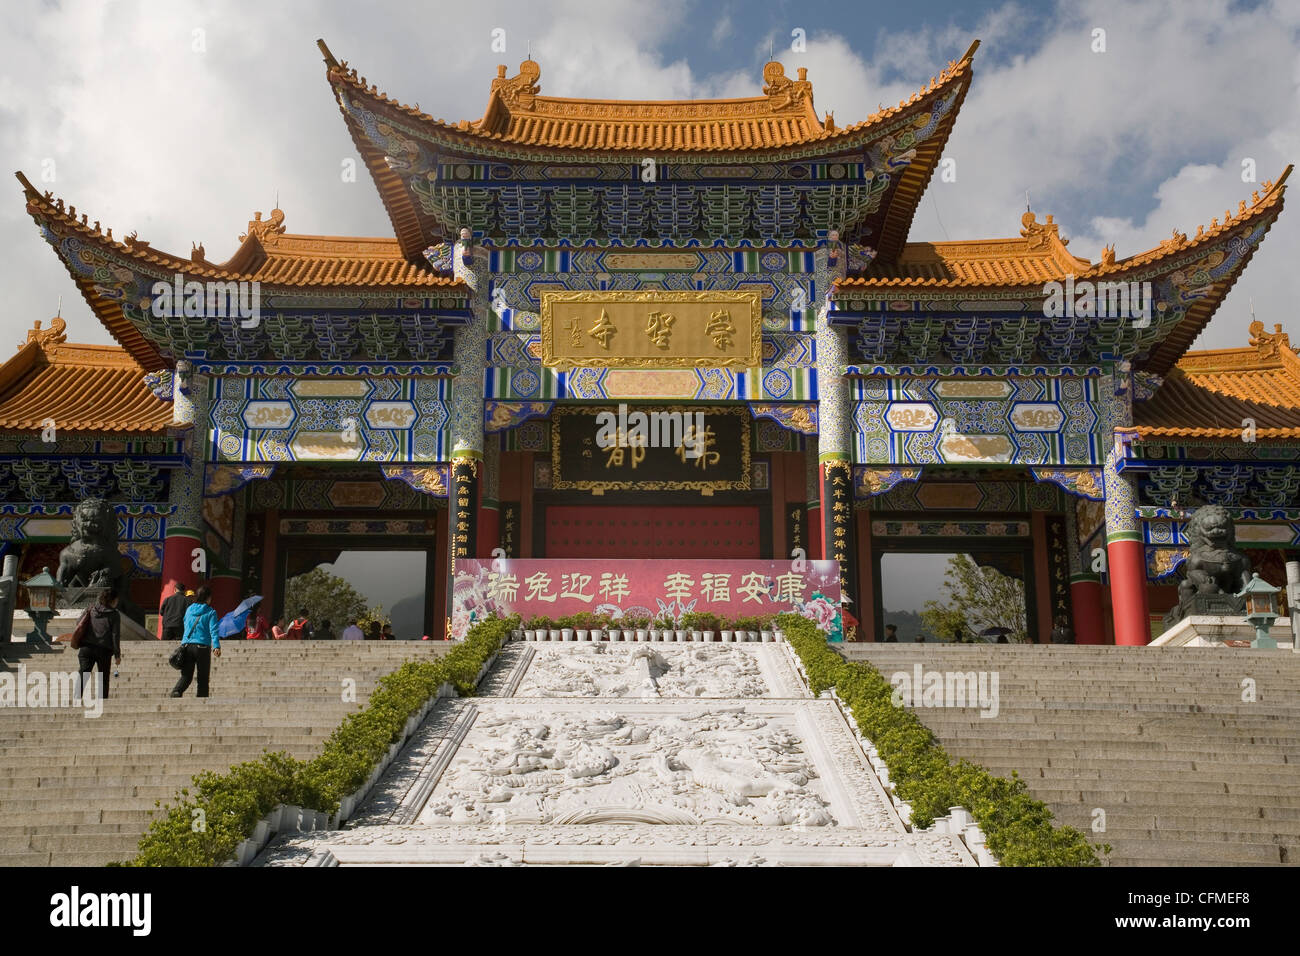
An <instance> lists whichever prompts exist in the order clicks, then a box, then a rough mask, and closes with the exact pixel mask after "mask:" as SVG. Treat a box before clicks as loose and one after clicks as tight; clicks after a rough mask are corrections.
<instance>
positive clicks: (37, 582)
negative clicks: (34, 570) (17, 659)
mask: <svg viewBox="0 0 1300 956" xmlns="http://www.w3.org/2000/svg"><path fill="white" fill-rule="evenodd" d="M23 587H25V588H26V589H27V616H28V617H30V618H31V619H32V622H33V623H34V624H35V625H36V627H35V628H34V629H33V630H31V631H29V632H28V634H27V640H28V641H32V639H33V638H35V640H36V641H38V642H40V643H43V644H46V645H48V644H49V643H50V634H49V632H48V631H47V630H46V626H47V625H48V624H49V623H50V619H51V618H52V617H54V615H55V613H57V611H58V608H57V607H56V606H55V605H56V604H57V602H58V594H59V584H58V582H57V581H55V580H54V576H53V575H52V574H50V569H49V568H41V573H40V574H38V575H36V576H35V577H33V578H28V579H27V580H26V581H24V582H23Z"/></svg>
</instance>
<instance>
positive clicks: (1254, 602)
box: [1237, 571, 1282, 649]
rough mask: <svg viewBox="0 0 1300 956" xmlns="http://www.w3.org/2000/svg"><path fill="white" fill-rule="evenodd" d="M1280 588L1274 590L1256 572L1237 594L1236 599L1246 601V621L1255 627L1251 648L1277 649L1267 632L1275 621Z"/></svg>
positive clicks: (1275, 642) (1275, 643)
mask: <svg viewBox="0 0 1300 956" xmlns="http://www.w3.org/2000/svg"><path fill="white" fill-rule="evenodd" d="M1280 590H1282V589H1281V588H1275V587H1273V585H1271V584H1269V583H1268V582H1267V581H1265V580H1264V579H1263V578H1261V577H1260V576H1259V572H1258V571H1256V572H1255V573H1254V574H1252V575H1251V578H1250V581H1249V582H1247V584H1246V586H1245V587H1244V588H1242V589H1241V590H1240V591H1238V592H1237V597H1239V598H1245V599H1246V621H1247V622H1248V623H1250V624H1253V625H1255V639H1254V640H1253V641H1251V642H1250V646H1251V647H1266V648H1271V649H1276V648H1277V641H1275V640H1273V638H1271V637H1269V636H1268V630H1269V628H1270V627H1272V625H1273V622H1274V621H1275V620H1277V613H1278V608H1277V595H1278V592H1279V591H1280Z"/></svg>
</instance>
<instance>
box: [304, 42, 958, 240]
mask: <svg viewBox="0 0 1300 956" xmlns="http://www.w3.org/2000/svg"><path fill="white" fill-rule="evenodd" d="M317 42H318V44H319V46H320V48H321V51H322V53H323V54H324V56H325V64H326V76H327V78H328V80H329V82H330V86H331V88H332V89H333V90H334V93H335V97H336V99H337V100H338V102H339V108H340V110H341V112H342V114H343V117H344V119H345V121H346V122H347V125H348V131H349V133H350V134H351V136H352V139H353V142H354V143H355V144H356V147H357V150H358V151H359V152H360V154H361V156H362V159H363V160H364V162H365V163H366V166H367V168H368V169H369V170H370V172H371V175H372V176H373V177H374V180H375V184H376V186H377V187H378V189H379V193H380V196H381V197H382V199H383V201H384V206H385V207H386V208H387V210H388V214H389V218H390V219H391V220H392V222H393V228H394V231H395V233H396V235H397V238H398V240H399V242H400V243H401V246H402V249H403V251H404V252H405V253H406V255H407V257H408V258H412V259H413V258H414V257H415V256H418V255H419V254H420V253H421V252H422V251H423V249H424V248H425V247H426V246H428V245H430V244H432V243H435V242H437V241H440V240H442V239H445V238H446V237H448V236H450V235H454V232H455V230H456V229H459V228H460V227H461V226H465V225H469V226H471V227H472V228H481V227H482V226H483V223H478V222H474V223H467V222H464V221H455V222H452V221H443V220H444V219H448V220H449V219H450V218H459V219H461V220H463V219H464V218H465V217H466V216H467V215H470V212H469V210H471V209H474V208H475V207H473V206H472V205H469V204H465V203H460V204H457V203H452V204H451V205H452V206H453V207H454V209H455V211H456V216H451V215H450V214H449V213H446V211H445V210H441V209H439V208H438V197H439V196H441V194H442V193H444V192H448V191H451V192H454V191H456V190H468V189H473V188H475V187H478V188H481V187H483V186H485V185H492V183H485V182H481V181H478V180H477V179H476V177H477V174H476V173H474V172H473V170H472V168H471V167H469V166H466V167H464V169H465V175H466V177H467V178H466V179H465V181H463V182H462V181H458V180H457V179H456V177H455V176H451V175H450V174H449V173H448V174H442V173H439V172H438V171H437V167H438V165H439V163H450V164H451V165H450V166H448V169H449V170H455V169H457V168H458V167H457V165H456V164H457V163H464V162H465V161H466V160H469V159H473V158H481V159H491V160H493V161H495V162H505V161H508V160H523V161H526V162H545V163H550V164H558V163H588V164H590V163H597V162H604V163H610V162H614V161H617V162H626V161H627V160H628V159H629V154H630V157H631V158H632V159H634V160H637V161H639V160H641V159H643V158H645V157H646V155H647V154H651V155H654V156H658V157H663V158H664V159H665V160H669V159H672V160H687V161H691V160H694V161H696V162H705V161H707V162H708V163H710V164H714V163H719V164H725V163H727V162H728V161H731V162H734V163H738V164H741V165H746V164H753V163H756V162H765V163H775V162H793V161H800V160H805V159H818V158H825V160H826V162H839V163H840V166H839V167H837V168H839V169H840V170H841V173H840V175H841V176H843V175H846V174H845V172H844V170H845V169H846V168H847V167H845V166H844V163H865V164H866V166H867V173H868V175H867V176H866V179H865V181H864V180H854V181H855V182H857V183H859V184H861V185H864V186H865V184H866V183H871V184H872V186H873V188H878V187H879V185H880V183H882V182H884V181H886V180H889V181H890V186H889V189H888V190H887V191H886V192H885V195H883V196H877V197H876V202H877V203H878V204H880V208H878V209H875V210H874V215H875V216H876V218H878V219H879V222H874V220H873V223H874V225H876V226H878V229H877V230H876V231H874V232H873V233H872V235H871V236H870V241H871V244H872V246H873V248H875V249H876V250H877V254H878V255H879V256H881V257H883V258H890V257H891V256H893V255H894V254H895V253H896V252H897V251H898V249H899V248H901V246H902V243H903V241H904V240H905V239H906V237H907V231H908V229H909V228H910V226H911V222H912V217H913V215H914V214H915V211H916V204H917V203H918V202H919V201H920V195H921V193H922V192H923V191H924V189H925V186H926V184H927V183H928V182H929V180H930V177H931V175H932V174H933V172H934V168H935V164H936V163H937V162H938V159H939V156H940V155H941V153H942V151H943V147H944V145H945V144H946V142H947V139H948V135H949V134H950V132H951V130H952V125H953V123H954V121H955V119H956V115H957V112H958V109H959V108H960V105H961V101H962V99H963V98H964V97H965V94H966V91H967V89H968V88H969V86H970V79H971V69H970V67H971V61H972V58H973V57H974V54H975V50H976V49H977V48H978V46H979V41H975V42H974V43H973V44H972V45H971V47H970V49H969V50H967V51H966V53H965V54H964V55H963V56H962V57H961V59H959V60H954V61H951V62H950V63H949V64H948V65H947V67H945V68H944V69H943V70H942V71H941V72H940V73H939V74H937V75H936V76H934V77H932V78H931V80H930V83H929V84H927V85H926V87H925V88H924V89H922V90H919V91H917V92H916V93H914V94H913V95H912V96H911V97H910V98H908V99H906V100H903V101H901V102H900V103H899V104H898V106H897V107H890V108H885V107H882V108H881V109H880V110H879V111H878V112H876V113H873V114H872V115H871V116H869V117H868V118H867V119H866V120H863V121H861V122H858V123H853V124H850V125H848V126H837V125H836V124H835V121H834V119H833V117H831V116H830V115H829V114H828V115H827V116H825V117H818V115H817V113H816V111H815V110H814V109H813V93H812V84H811V82H810V81H809V80H808V79H807V75H806V71H805V70H803V69H800V70H799V72H798V79H792V78H790V77H788V76H786V73H785V67H784V66H783V65H782V64H780V63H777V62H770V63H768V64H766V66H764V68H763V80H764V83H763V87H762V89H763V95H762V96H753V97H743V98H738V99H717V100H660V101H642V100H597V99H568V98H562V97H551V96H542V95H540V86H539V84H538V80H539V79H540V77H541V68H540V66H539V65H538V64H537V63H536V62H534V61H532V60H525V61H524V62H523V63H522V64H520V68H519V72H518V74H516V75H515V76H513V77H507V76H506V68H505V67H504V66H498V68H497V71H498V75H497V77H496V78H495V79H494V80H493V81H492V85H491V90H490V92H489V95H488V104H487V108H486V109H485V111H484V113H483V116H482V117H481V118H480V119H478V120H475V121H470V120H461V121H459V122H455V123H452V122H446V121H444V120H441V119H435V118H434V117H432V116H429V115H428V114H426V113H423V112H421V111H420V109H419V108H418V107H411V106H407V105H405V104H403V103H401V102H398V101H397V100H394V99H392V98H390V97H389V96H388V95H387V94H385V93H383V92H381V91H380V90H379V89H378V88H377V87H375V86H373V85H370V84H369V83H368V81H367V80H366V78H365V77H363V76H358V74H357V71H356V70H355V69H354V68H350V67H349V66H348V65H347V63H346V62H342V63H341V62H339V61H338V60H336V59H335V58H334V55H333V54H332V53H331V52H330V50H329V48H328V47H327V46H326V45H325V43H324V41H317ZM620 154H623V155H620ZM547 168H548V169H551V170H552V171H554V169H555V167H554V166H550V167H547ZM714 169H715V170H717V171H715V172H713V173H711V174H710V177H711V182H710V183H709V184H708V185H709V186H710V188H717V182H716V181H719V180H727V179H728V175H727V174H726V173H725V172H724V171H722V170H723V169H724V167H723V166H722V165H718V166H715V167H714ZM585 175H587V176H588V177H590V176H596V180H595V181H596V182H597V184H598V185H599V186H602V187H604V188H611V187H617V188H620V189H626V188H627V185H628V180H627V176H626V175H623V176H622V178H621V179H620V180H618V181H614V180H606V179H603V178H602V176H603V174H601V173H600V171H599V170H592V169H591V168H588V169H587V171H586V173H585ZM770 175H773V174H772V171H771V170H769V171H768V172H767V173H763V174H759V175H756V174H755V172H754V171H753V170H752V169H746V170H745V171H744V175H743V176H739V177H738V183H740V184H746V183H747V184H748V186H749V187H751V188H752V187H755V186H757V185H759V184H760V183H761V182H762V181H763V180H764V177H765V176H770ZM803 175H805V176H807V175H808V173H807V172H806V171H805V173H804V174H803ZM449 176H450V178H448V177H449ZM575 176H576V177H577V178H578V179H581V178H582V177H581V176H579V175H578V173H577V172H576V171H575V172H569V173H557V174H556V182H557V184H558V185H560V186H563V187H564V188H568V189H571V188H573V183H574V181H575V179H574V177H575ZM671 185H672V186H673V187H674V188H690V187H691V185H692V180H689V179H673V180H672V181H671ZM415 187H418V189H419V190H420V197H419V198H417V196H416V195H413V188H415ZM430 190H432V193H431V194H429V195H425V194H426V193H428V192H429V191H430ZM845 226H847V224H845V223H836V224H832V225H830V226H828V227H826V228H840V227H845ZM515 238H518V237H515Z"/></svg>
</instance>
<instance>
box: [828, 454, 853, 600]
mask: <svg viewBox="0 0 1300 956" xmlns="http://www.w3.org/2000/svg"><path fill="white" fill-rule="evenodd" d="M822 511H823V526H824V529H825V542H826V544H825V550H826V557H828V558H834V559H835V560H836V561H838V562H839V566H840V593H841V594H845V595H848V596H849V598H850V599H856V597H857V593H856V592H857V587H856V584H857V580H858V560H857V559H858V554H857V552H858V549H857V542H856V540H855V539H856V535H855V534H854V521H853V478H852V469H851V467H850V465H849V463H848V462H847V461H839V460H837V461H827V462H823V463H822ZM849 606H850V607H852V608H853V615H854V616H855V617H858V618H859V620H860V619H861V616H860V612H859V609H858V608H856V607H855V606H854V605H853V603H852V600H851V601H850V605H849Z"/></svg>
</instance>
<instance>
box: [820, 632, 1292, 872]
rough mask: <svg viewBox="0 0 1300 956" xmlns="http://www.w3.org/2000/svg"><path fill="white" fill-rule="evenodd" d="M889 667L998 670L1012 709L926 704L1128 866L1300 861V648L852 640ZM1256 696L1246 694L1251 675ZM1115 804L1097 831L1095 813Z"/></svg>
mask: <svg viewBox="0 0 1300 956" xmlns="http://www.w3.org/2000/svg"><path fill="white" fill-rule="evenodd" d="M839 647H840V649H841V652H842V653H843V654H844V655H845V656H846V657H848V658H849V659H851V660H853V659H856V660H868V661H870V662H871V663H872V664H873V665H874V666H875V667H876V668H877V669H878V670H880V671H881V672H882V673H883V674H884V675H885V676H886V678H888V677H889V676H890V675H891V674H893V673H894V672H896V671H906V672H908V673H909V674H910V673H912V672H913V666H914V665H915V664H916V663H917V662H919V663H921V664H922V666H923V667H924V669H925V670H927V671H961V672H969V671H976V672H979V671H988V672H990V673H993V672H996V673H997V674H998V681H999V687H998V690H999V698H1000V707H999V712H998V714H997V716H996V717H992V718H982V717H980V715H979V711H978V709H976V708H961V709H958V708H933V707H930V708H925V707H923V708H918V709H917V715H918V716H919V717H920V718H921V720H922V721H923V722H924V723H925V724H926V725H927V726H928V727H930V728H931V729H932V730H933V731H934V733H935V734H936V735H937V736H938V738H939V739H940V741H941V742H942V743H943V746H944V747H945V748H946V749H947V750H948V752H949V753H951V754H952V755H953V756H955V757H965V758H967V759H969V760H971V761H974V762H975V763H978V764H980V765H982V766H984V767H986V768H987V769H989V770H990V771H992V772H993V773H995V774H999V775H1003V776H1006V775H1009V774H1010V773H1011V771H1013V770H1015V771H1018V772H1019V774H1020V776H1021V777H1022V778H1023V779H1024V781H1025V783H1026V785H1027V786H1028V788H1029V790H1030V792H1031V793H1032V794H1033V795H1034V796H1035V797H1037V798H1038V799H1040V800H1042V801H1044V802H1045V803H1046V804H1047V805H1048V806H1049V807H1051V809H1052V812H1053V813H1054V814H1055V815H1056V818H1057V820H1058V821H1059V822H1061V823H1064V824H1069V825H1070V826H1074V827H1077V828H1079V829H1080V830H1082V831H1083V832H1084V833H1086V834H1087V835H1088V837H1089V839H1090V840H1091V841H1092V842H1094V843H1109V844H1110V845H1111V847H1112V851H1111V853H1110V855H1109V857H1108V858H1107V859H1108V860H1109V862H1110V864H1111V865H1119V866H1144V865H1145V866H1199V865H1242V864H1246V865H1269V864H1274V865H1276V864H1292V865H1295V864H1300V655H1294V654H1291V653H1290V652H1286V651H1257V650H1249V649H1244V648H1241V649H1238V648H1233V649H1226V648H1192V647H1179V648H1151V647H1147V648H1141V647H1139V648H1122V647H1072V646H1051V645H1040V646H1035V647H1018V646H1011V647H1007V646H989V645H986V646H979V645H960V646H945V645H934V644H928V645H916V644H845V645H839ZM1247 678H1249V679H1250V680H1252V681H1253V682H1254V689H1255V695H1256V701H1255V702H1253V703H1248V702H1244V701H1243V700H1242V696H1243V693H1244V692H1245V691H1244V689H1243V681H1244V680H1246V679H1247ZM1097 809H1100V810H1103V811H1104V812H1105V830H1104V832H1100V833H1097V832H1094V831H1093V829H1092V827H1093V820H1094V818H1095V817H1094V811H1095V810H1097Z"/></svg>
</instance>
